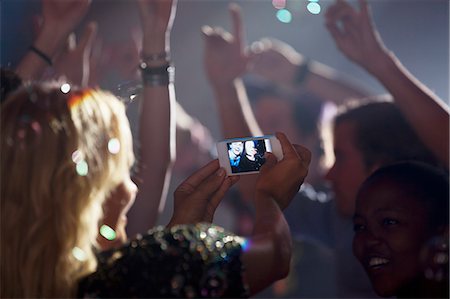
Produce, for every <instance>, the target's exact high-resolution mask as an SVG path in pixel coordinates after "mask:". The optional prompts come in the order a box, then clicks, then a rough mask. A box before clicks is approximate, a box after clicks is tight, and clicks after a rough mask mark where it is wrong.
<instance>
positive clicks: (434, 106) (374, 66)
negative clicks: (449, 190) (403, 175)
mask: <svg viewBox="0 0 450 299" xmlns="http://www.w3.org/2000/svg"><path fill="white" fill-rule="evenodd" d="M359 2H360V7H361V8H360V10H359V11H357V10H356V9H354V8H353V7H351V6H350V5H349V4H348V3H346V2H344V1H338V2H337V3H336V4H335V5H333V6H331V7H330V8H329V10H328V11H327V14H326V22H327V27H328V29H329V31H330V33H331V35H332V36H333V38H334V40H335V42H336V45H337V47H338V48H339V49H340V50H341V51H342V52H343V53H344V54H345V55H346V56H347V57H348V58H349V59H350V60H352V61H354V62H355V63H357V64H358V65H360V66H361V67H363V68H364V69H365V70H367V71H368V72H369V73H371V74H372V75H373V76H374V77H376V78H377V79H378V80H379V81H380V82H381V83H382V84H383V85H384V86H385V87H386V89H387V90H388V91H389V92H390V93H391V95H392V96H393V98H394V101H395V103H396V104H397V106H398V107H399V108H400V110H401V111H402V113H403V114H404V115H405V117H406V119H407V120H408V121H409V122H410V124H411V125H412V127H413V128H414V129H415V131H416V133H417V134H418V136H419V137H420V138H421V140H422V141H423V142H424V144H425V145H426V146H427V147H428V148H429V149H430V150H431V151H432V152H433V153H434V154H435V156H436V157H437V158H438V159H439V160H440V161H441V162H442V163H443V164H444V165H445V166H446V167H448V163H449V109H448V107H447V106H445V105H444V104H443V101H442V100H441V99H439V98H438V97H437V96H436V95H435V94H433V92H431V91H430V90H429V89H428V88H427V87H426V86H425V85H423V84H422V83H421V82H420V81H419V80H417V79H416V78H415V77H414V76H413V75H412V74H411V73H409V72H408V70H407V69H406V68H405V67H404V66H403V65H402V64H401V63H400V61H399V60H398V59H397V58H396V57H395V55H394V54H393V53H392V52H390V51H389V50H388V49H387V48H386V47H385V45H384V44H383V42H382V40H381V38H380V36H379V34H378V32H377V31H376V29H375V27H374V25H373V21H372V18H371V15H370V11H369V7H368V4H367V1H365V0H359ZM338 21H342V24H343V30H340V29H339V28H338V26H337V22H338Z"/></svg>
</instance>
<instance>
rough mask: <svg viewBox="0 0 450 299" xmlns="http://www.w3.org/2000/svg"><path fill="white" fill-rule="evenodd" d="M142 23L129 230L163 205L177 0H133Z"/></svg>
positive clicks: (171, 152)
mask: <svg viewBox="0 0 450 299" xmlns="http://www.w3.org/2000/svg"><path fill="white" fill-rule="evenodd" d="M138 3H139V11H140V15H141V21H142V28H143V33H144V35H143V49H142V59H143V62H145V63H146V68H145V69H143V70H142V76H143V81H144V82H143V84H144V91H143V96H142V99H141V100H142V102H141V107H140V123H139V155H138V157H139V161H138V174H137V177H138V179H137V180H136V183H137V184H138V187H139V192H138V196H137V200H136V204H135V205H134V206H133V208H132V209H131V211H130V214H129V217H130V218H131V217H133V218H134V219H138V221H132V222H131V221H130V224H129V227H128V231H129V233H130V235H134V234H136V233H142V232H144V231H146V230H147V229H149V228H151V227H153V226H154V225H155V223H156V220H157V217H158V215H159V211H162V209H163V208H164V204H165V199H166V195H167V188H168V185H169V182H170V174H171V168H172V164H173V162H174V160H175V139H174V138H175V118H174V117H173V115H174V113H173V111H174V109H175V91H174V87H173V84H172V83H171V82H169V77H170V75H171V74H170V73H171V72H172V70H171V69H168V66H169V64H170V32H171V29H172V24H173V20H174V18H175V12H176V1H172V0H138Z"/></svg>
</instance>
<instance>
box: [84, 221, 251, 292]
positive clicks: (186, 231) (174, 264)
mask: <svg viewBox="0 0 450 299" xmlns="http://www.w3.org/2000/svg"><path fill="white" fill-rule="evenodd" d="M244 244H245V239H243V238H241V237H238V236H235V235H233V234H230V233H228V232H226V231H225V230H224V229H222V228H220V227H217V226H214V225H211V224H206V223H201V224H197V225H180V226H174V227H172V228H171V229H166V228H164V227H157V228H154V229H151V230H150V231H148V233H147V234H146V235H145V236H144V237H139V238H137V239H136V240H133V241H131V242H130V243H128V244H127V245H125V246H124V247H122V248H119V249H113V250H109V251H106V252H102V253H101V254H100V255H99V258H98V267H97V271H96V272H94V273H92V274H90V275H88V276H87V277H85V278H83V279H82V280H81V282H80V284H79V291H78V296H79V297H84V298H105V297H116V298H117V297H160V298H161V297H190V298H192V297H229V298H230V297H248V290H247V288H246V287H245V286H244V284H243V281H242V272H243V266H242V263H241V259H240V257H241V254H242V247H241V246H243V245H244Z"/></svg>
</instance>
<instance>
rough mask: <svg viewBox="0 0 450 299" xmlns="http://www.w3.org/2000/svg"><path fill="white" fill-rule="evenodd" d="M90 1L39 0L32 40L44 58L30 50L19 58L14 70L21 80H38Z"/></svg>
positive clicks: (84, 12)
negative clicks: (37, 28) (39, 23)
mask: <svg viewBox="0 0 450 299" xmlns="http://www.w3.org/2000/svg"><path fill="white" fill-rule="evenodd" d="M90 3H91V0H64V1H61V0H42V20H43V21H42V26H41V28H40V31H39V34H38V36H37V38H36V39H35V41H34V42H33V47H34V48H35V49H38V51H40V52H41V53H43V55H45V57H47V58H44V59H43V58H42V57H39V56H41V55H37V54H36V53H33V52H30V51H29V52H28V53H27V55H25V57H24V58H23V59H22V60H21V61H20V63H19V65H18V66H17V68H16V73H17V74H18V75H19V76H20V77H21V78H22V79H25V80H38V79H40V78H41V76H42V74H43V73H44V71H45V69H46V68H47V67H48V66H49V64H50V65H51V64H52V61H53V63H54V62H55V57H56V55H57V54H58V53H59V51H60V50H61V49H62V48H63V46H64V43H65V42H66V40H67V38H68V36H69V34H70V33H71V32H72V31H73V30H74V29H75V27H76V26H77V25H78V24H79V23H80V22H81V20H82V18H83V17H84V16H85V15H86V13H87V11H88V9H89V6H90Z"/></svg>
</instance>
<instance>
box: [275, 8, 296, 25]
mask: <svg viewBox="0 0 450 299" xmlns="http://www.w3.org/2000/svg"><path fill="white" fill-rule="evenodd" d="M277 19H278V20H279V21H280V22H282V23H290V22H291V21H292V14H291V12H290V11H289V10H287V9H280V10H279V11H277Z"/></svg>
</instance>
